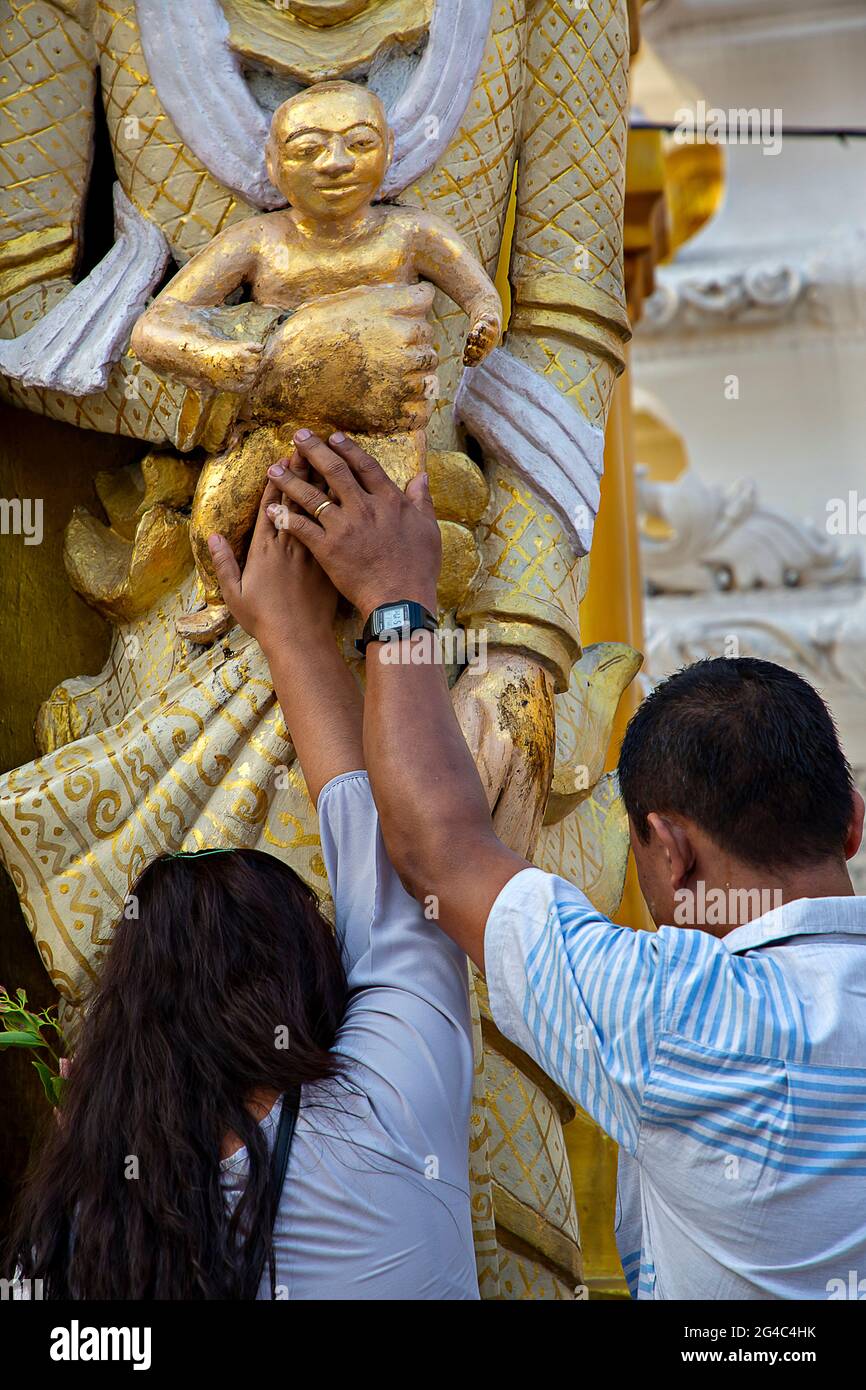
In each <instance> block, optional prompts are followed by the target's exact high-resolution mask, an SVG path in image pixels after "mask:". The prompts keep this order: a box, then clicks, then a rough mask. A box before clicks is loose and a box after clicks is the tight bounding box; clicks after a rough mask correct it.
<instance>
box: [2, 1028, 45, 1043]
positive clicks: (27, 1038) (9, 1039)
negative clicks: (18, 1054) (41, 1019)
mask: <svg viewBox="0 0 866 1390" xmlns="http://www.w3.org/2000/svg"><path fill="white" fill-rule="evenodd" d="M44 1046H45V1043H44V1041H43V1040H42V1038H40V1036H39V1034H38V1033H24V1032H22V1031H21V1030H20V1029H13V1028H10V1029H9V1031H8V1032H7V1033H0V1048H3V1047H44Z"/></svg>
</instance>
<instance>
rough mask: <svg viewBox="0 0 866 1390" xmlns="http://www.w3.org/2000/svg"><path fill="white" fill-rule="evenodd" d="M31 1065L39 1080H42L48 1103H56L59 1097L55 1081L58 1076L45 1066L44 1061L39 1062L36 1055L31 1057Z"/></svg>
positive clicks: (58, 1078)
mask: <svg viewBox="0 0 866 1390" xmlns="http://www.w3.org/2000/svg"><path fill="white" fill-rule="evenodd" d="M33 1065H34V1067H35V1068H36V1070H37V1071H38V1073H39V1080H40V1081H41V1082H42V1089H43V1091H44V1092H45V1095H46V1098H47V1100H48V1103H49V1104H50V1105H56V1104H57V1101H58V1099H59V1096H58V1093H57V1082H58V1081H59V1080H60V1077H59V1076H55V1074H54V1072H53V1071H52V1070H51V1068H50V1067H46V1065H45V1063H44V1062H40V1061H39V1059H38V1058H37V1057H34V1058H33Z"/></svg>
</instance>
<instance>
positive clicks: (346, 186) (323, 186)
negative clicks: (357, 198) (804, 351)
mask: <svg viewBox="0 0 866 1390" xmlns="http://www.w3.org/2000/svg"><path fill="white" fill-rule="evenodd" d="M316 187H317V189H318V191H319V192H320V193H321V195H322V197H323V198H327V197H328V196H329V195H332V196H336V197H339V196H340V195H341V194H344V193H357V191H358V189H359V188H360V184H357V183H319V184H316Z"/></svg>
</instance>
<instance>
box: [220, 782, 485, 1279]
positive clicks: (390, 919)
mask: <svg viewBox="0 0 866 1390" xmlns="http://www.w3.org/2000/svg"><path fill="white" fill-rule="evenodd" d="M318 812H319V821H320V827H321V837H322V850H323V854H324V858H325V864H326V867H327V870H328V878H329V880H330V883H331V890H332V892H333V895H334V902H335V905H336V930H337V937H338V940H339V942H340V944H341V946H342V949H343V954H344V960H345V966H346V973H347V975H348V981H349V991H350V994H349V1004H348V1008H347V1010H346V1015H345V1018H344V1020H343V1023H342V1026H341V1028H340V1031H339V1033H338V1035H337V1040H336V1043H335V1048H334V1050H335V1051H337V1052H339V1053H341V1054H342V1056H343V1057H344V1058H346V1059H347V1061H348V1069H347V1072H346V1075H345V1076H344V1077H343V1078H342V1079H341V1080H339V1081H337V1082H335V1083H328V1084H327V1085H322V1086H315V1087H305V1088H304V1090H303V1093H302V1098H301V1109H300V1114H299V1116H298V1123H297V1128H296V1131H295V1137H294V1140H293V1143H292V1150H291V1154H290V1157H289V1166H288V1171H287V1174H286V1181H285V1184H284V1187H283V1193H282V1199H281V1202H280V1209H279V1214H278V1217H277V1221H276V1225H275V1228H274V1247H275V1256H276V1268H277V1297H278V1298H284V1299H437V1300H438V1299H476V1298H478V1284H477V1279H476V1273H475V1257H474V1252H473V1243H472V1223H471V1218H470V1205H469V1175H468V1152H469V1113H470V1106H471V1099H472V1077H473V1065H474V1064H473V1053H472V1035H471V1025H470V1016H469V999H468V985H467V968H466V958H465V956H464V955H463V953H462V952H461V951H459V950H458V949H457V947H456V946H454V945H453V944H452V942H450V941H449V940H448V938H447V937H446V936H445V935H444V933H443V932H441V931H440V929H439V927H438V926H437V924H436V922H435V921H427V920H426V919H425V916H424V912H423V910H422V908H421V907H420V906H419V905H418V904H417V903H416V902H415V901H414V900H413V899H412V898H410V897H409V895H408V894H407V893H406V892H405V890H404V889H403V887H402V885H401V884H400V881H399V879H398V878H397V875H396V874H395V872H394V870H393V868H392V867H391V864H390V862H389V860H388V857H387V854H386V852H385V847H384V844H383V842H382V836H381V834H380V831H379V820H378V816H377V813H376V808H375V805H374V803H373V798H372V795H371V792H370V784H369V781H368V779H367V775H366V773H363V772H353V773H348V774H346V775H345V776H343V777H337V778H335V779H334V781H332V782H329V783H328V785H327V786H326V787H325V788H324V790H323V791H322V793H321V796H320V797H319V803H318ZM279 1113H280V1102H279V1101H278V1102H277V1104H276V1105H275V1106H274V1108H273V1110H272V1111H271V1113H270V1115H268V1116H267V1117H266V1119H265V1120H264V1121H263V1128H264V1129H265V1130H266V1133H267V1138H268V1143H269V1144H270V1145H272V1144H273V1142H274V1138H275V1135H276V1128H277V1123H278V1119H279ZM247 1162H248V1160H247V1153H246V1150H245V1149H239V1150H238V1152H237V1153H235V1154H232V1156H231V1157H230V1158H227V1159H225V1160H224V1161H223V1163H222V1169H223V1182H224V1185H225V1188H226V1194H227V1199H228V1200H229V1202H232V1201H236V1200H237V1198H238V1196H239V1194H240V1192H241V1191H242V1188H243V1183H244V1181H245V1175H246V1172H247ZM270 1297H271V1288H270V1278H269V1275H268V1273H267V1271H266V1272H265V1275H264V1277H263V1279H262V1285H261V1288H260V1289H259V1298H270Z"/></svg>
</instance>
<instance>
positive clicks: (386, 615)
mask: <svg viewBox="0 0 866 1390" xmlns="http://www.w3.org/2000/svg"><path fill="white" fill-rule="evenodd" d="M408 621H409V614H408V612H407V611H406V605H405V603H397V604H395V605H394V607H393V608H383V609H382V610H381V612H380V613H379V621H378V623H377V624H376V626H377V627H378V629H379V631H380V632H391V631H393V629H394V628H398V627H405V625H406V623H407V622H408Z"/></svg>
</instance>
